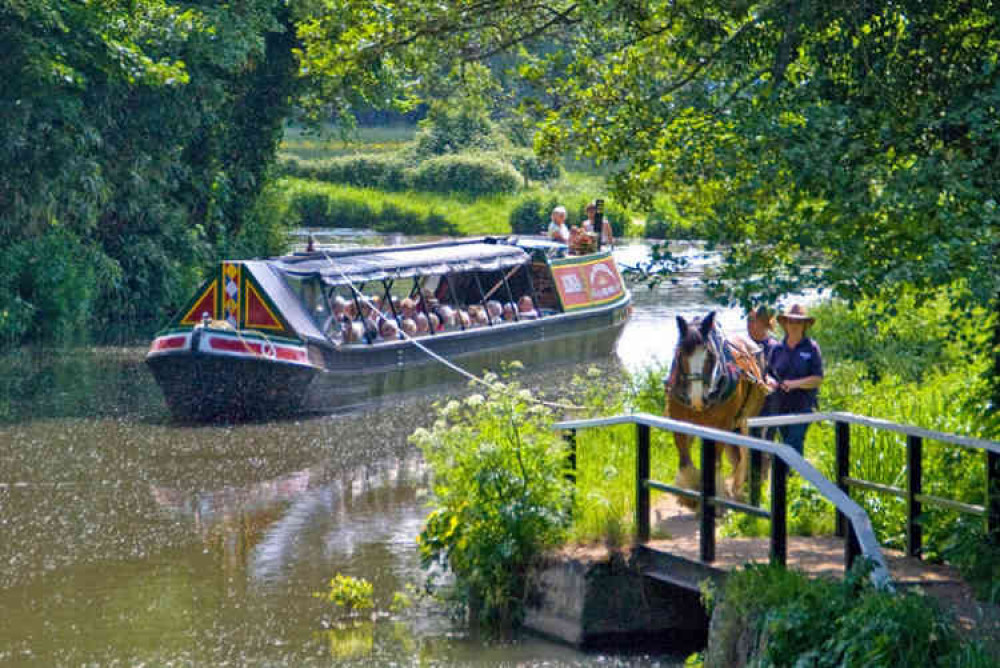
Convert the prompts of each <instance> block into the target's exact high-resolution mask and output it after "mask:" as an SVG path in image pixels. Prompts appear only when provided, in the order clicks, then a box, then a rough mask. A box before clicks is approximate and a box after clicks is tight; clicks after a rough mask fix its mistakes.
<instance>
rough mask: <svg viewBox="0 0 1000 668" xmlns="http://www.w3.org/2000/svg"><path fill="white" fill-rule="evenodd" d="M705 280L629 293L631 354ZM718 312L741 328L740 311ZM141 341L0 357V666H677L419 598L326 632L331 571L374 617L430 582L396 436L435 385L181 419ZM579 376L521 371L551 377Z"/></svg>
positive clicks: (555, 381)
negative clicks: (335, 403) (505, 630)
mask: <svg viewBox="0 0 1000 668" xmlns="http://www.w3.org/2000/svg"><path fill="white" fill-rule="evenodd" d="M620 252H623V253H630V252H632V253H638V252H641V249H640V250H632V249H630V247H626V248H623V249H621V251H620ZM696 279H697V276H696V274H694V273H692V274H691V275H690V276H680V277H679V282H678V283H677V284H676V285H665V286H661V287H659V288H657V289H656V290H652V291H650V290H647V289H644V288H639V289H637V290H636V292H635V298H636V310H635V314H634V317H633V320H632V321H631V322H630V323H629V325H628V326H627V328H626V330H625V332H624V334H623V337H622V340H621V343H620V345H619V349H618V358H620V360H621V362H622V363H624V364H625V365H626V366H628V367H630V368H636V367H638V366H642V365H645V364H649V363H651V362H653V361H656V360H662V359H665V358H666V356H667V355H668V354H669V352H670V350H671V349H672V345H673V344H672V338H671V337H673V336H675V334H674V331H675V326H674V324H673V315H674V314H676V313H678V312H681V313H684V314H686V315H687V314H691V313H694V312H699V311H702V310H704V297H703V295H701V294H700V293H699V291H698V288H697V283H696ZM723 322H724V323H726V324H730V325H732V326H736V327H739V326H740V324H739V315H738V314H736V313H735V312H729V311H723ZM734 323H735V324H734ZM143 353H144V351H143V350H141V349H130V350H111V349H107V350H104V349H102V350H82V351H68V352H66V351H31V350H29V351H22V352H18V353H15V354H12V355H8V356H5V357H4V358H3V359H2V360H0V364H2V365H3V369H4V373H2V374H0V619H2V620H3V623H2V624H0V664H4V663H12V664H21V663H28V664H30V663H35V664H37V665H56V664H59V665H61V664H81V663H99V664H106V663H118V664H123V665H132V664H140V663H146V664H168V663H171V664H177V663H180V664H212V665H215V664H222V663H226V662H228V663H232V664H238V665H244V664H263V663H267V664H279V665H280V664H284V665H309V664H320V665H330V664H331V663H333V664H337V665H386V664H390V663H397V664H402V665H413V664H416V663H420V664H421V665H423V664H427V665H454V664H461V665H484V666H486V665H504V664H507V665H515V664H516V665H542V664H544V665H592V664H600V665H615V664H622V665H648V664H652V663H656V662H657V661H659V662H660V663H663V662H666V663H668V664H669V663H670V662H671V661H672V659H670V658H669V657H666V658H664V657H661V658H659V659H650V658H646V657H641V656H640V657H608V656H593V655H586V654H581V653H578V652H575V651H573V650H571V649H569V648H566V647H562V646H559V645H554V644H551V643H546V642H544V641H541V640H538V639H535V638H518V639H515V640H513V641H511V642H508V643H504V644H499V645H495V644H490V643H484V641H483V640H482V639H480V638H477V637H474V636H471V635H469V634H468V632H467V631H466V630H465V629H464V628H463V627H462V626H461V625H460V624H456V622H455V621H454V620H453V619H451V618H450V617H449V615H448V614H447V611H446V610H445V609H443V608H441V607H439V606H435V605H430V604H426V603H425V604H421V605H419V606H417V607H416V608H414V609H412V610H410V611H407V612H405V613H400V614H395V615H392V616H390V617H380V618H378V619H377V620H376V621H374V622H371V623H367V624H361V625H359V626H356V627H354V626H352V627H351V628H350V629H343V630H339V631H338V629H324V628H323V627H322V620H323V619H324V618H325V616H326V615H327V613H328V612H329V611H328V608H327V607H326V605H328V604H326V603H325V602H324V601H322V600H319V599H316V598H314V597H313V596H312V593H313V592H315V591H318V590H321V589H323V588H324V587H325V584H326V583H327V582H328V581H329V579H330V577H332V575H334V574H335V573H338V572H339V573H344V574H346V575H352V576H355V577H363V578H366V579H368V580H370V581H372V583H373V584H374V587H375V596H376V604H377V606H378V609H379V610H387V609H388V607H389V604H390V602H391V599H392V596H393V594H394V593H395V592H397V591H401V590H403V589H404V588H406V586H407V585H408V584H414V583H419V582H421V581H422V573H421V570H420V566H419V563H418V557H417V552H416V544H415V537H416V535H417V533H418V531H419V528H420V526H421V523H422V521H423V518H424V516H425V514H426V508H425V506H424V502H423V499H424V494H425V488H426V472H425V471H424V469H423V467H422V464H421V462H420V459H419V456H418V455H417V453H416V452H415V451H414V449H413V447H412V446H411V445H409V444H408V443H407V440H406V439H407V436H408V435H409V434H410V433H411V432H412V430H413V429H414V428H416V427H418V426H426V423H427V421H428V419H429V417H428V416H429V415H430V414H431V411H430V402H431V401H432V398H430V397H417V398H407V399H406V400H405V401H395V402H393V403H392V404H391V405H388V406H385V407H383V408H382V409H381V410H378V411H369V412H365V413H355V414H351V415H343V416H319V417H310V418H304V419H300V420H288V421H281V422H262V423H257V424H241V425H231V426H223V425H211V426H198V427H194V426H184V425H176V424H174V423H172V422H170V421H169V419H168V418H167V413H166V409H165V408H164V406H163V401H162V396H161V395H160V393H159V390H158V388H157V386H156V384H155V383H154V382H153V381H152V379H151V377H150V376H149V374H148V373H147V372H146V370H145V368H144V366H143V364H142V358H143ZM597 362H601V363H603V364H604V365H606V366H607V367H609V368H614V367H616V366H617V365H618V361H617V360H603V361H597ZM573 372H574V369H572V368H569V369H556V370H551V371H546V372H545V373H543V374H539V375H536V376H533V377H529V379H528V380H527V382H528V383H529V384H533V385H542V386H548V387H559V386H561V385H562V384H565V382H566V381H567V378H568V376H569V375H571V374H572V373H573ZM459 389H461V388H459Z"/></svg>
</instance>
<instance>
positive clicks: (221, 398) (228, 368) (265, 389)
mask: <svg viewBox="0 0 1000 668" xmlns="http://www.w3.org/2000/svg"><path fill="white" fill-rule="evenodd" d="M179 340H184V341H185V342H184V343H183V344H177V343H173V344H172V345H175V346H176V347H174V348H170V349H160V350H157V349H156V345H155V344H156V343H158V342H162V341H168V342H169V341H174V342H176V341H179ZM223 342H225V343H229V342H235V344H236V345H227V346H225V347H223V345H222V344H223ZM278 347H279V346H278V345H273V344H272V345H271V346H270V347H268V345H267V344H266V343H265V344H262V345H259V344H257V343H256V342H255V341H253V340H249V341H248V340H246V339H245V338H244V337H240V336H235V335H232V334H229V333H207V332H202V331H199V330H195V331H194V332H191V333H189V334H173V335H168V336H164V337H160V338H159V339H157V341H156V342H154V350H153V351H151V352H150V354H149V355H148V356H147V357H146V363H147V364H148V365H149V368H150V370H151V371H152V372H153V376H154V377H155V378H156V382H157V384H158V385H159V386H160V389H161V390H162V391H163V396H164V398H165V399H166V402H167V406H168V407H169V408H170V412H171V414H172V415H173V416H174V418H175V419H178V420H181V421H185V422H186V421H196V422H204V421H212V420H254V419H266V418H269V417H276V416H282V415H290V414H293V413H296V412H298V411H299V410H301V407H302V404H303V401H304V399H305V396H306V392H307V390H308V388H309V386H310V384H311V383H312V381H313V379H314V378H315V377H316V375H318V374H319V373H321V371H322V370H321V369H320V368H317V367H316V366H313V365H311V364H307V363H302V362H291V361H288V360H284V359H278V358H277V355H276V354H275V350H274V349H275V348H278ZM283 347H285V348H287V349H289V350H291V349H292V348H293V346H283ZM218 348H222V350H219V349H218ZM254 348H258V349H257V350H255V349H254ZM303 355H304V348H303Z"/></svg>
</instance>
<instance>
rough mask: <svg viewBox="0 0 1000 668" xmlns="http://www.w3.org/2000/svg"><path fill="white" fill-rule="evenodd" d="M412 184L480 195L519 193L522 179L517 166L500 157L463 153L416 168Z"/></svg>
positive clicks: (416, 186) (437, 189)
mask: <svg viewBox="0 0 1000 668" xmlns="http://www.w3.org/2000/svg"><path fill="white" fill-rule="evenodd" d="M410 183H411V184H412V186H413V188H414V189H416V190H424V191H428V192H439V193H462V194H465V195H470V196H473V197H479V196H482V195H492V194H498V193H512V192H516V191H517V190H518V189H519V188H520V187H521V184H522V178H521V175H520V174H519V173H518V172H517V170H516V169H514V168H513V167H512V166H511V165H509V164H506V163H504V162H502V161H501V160H500V159H498V158H496V157H489V156H484V155H475V154H461V155H445V156H440V157H436V158H431V159H429V160H426V161H424V162H423V163H421V164H420V166H418V167H417V168H416V169H414V170H413V171H412V173H411V177H410Z"/></svg>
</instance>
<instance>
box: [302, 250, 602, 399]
mask: <svg viewBox="0 0 1000 668" xmlns="http://www.w3.org/2000/svg"><path fill="white" fill-rule="evenodd" d="M321 252H322V253H323V257H324V258H326V261H327V262H329V263H330V266H331V267H332V268H333V270H334V271H335V272H337V274H339V276H340V278H341V280H343V281H344V282H345V283H346V284H347V285H348V286H350V288H351V290H352V291H353V292H354V294H355V296H356V297H357V298H358V299H359V300H360V301H361V302H363V303H364V304H365V305H366V306H368V308H370V309H372V310H373V311H375V312H376V313H379V312H380V311H379V309H378V307H377V306H376V305H375V304H374V303H373V302H372V301H371V299H369V298H368V297H367V296H366V295H365V294H364V293H362V292H361V291H360V290H358V288H357V287H355V285H354V282H353V281H351V279H349V278H348V277H347V275H346V274H344V272H342V271H341V270H340V268H339V267H337V265H336V264H334V262H333V260H331V259H330V256H329V255H327V254H326V251H321ZM397 331H398V334H399V335H400V336H402V337H403V340H404V341H407V342H409V343H412V344H413V345H414V346H415V347H416V348H417V349H418V350H420V351H422V352H423V353H424V354H426V355H427V356H428V357H430V358H431V359H433V360H436V361H438V362H440V363H441V364H443V365H444V366H446V367H448V368H449V369H451V370H452V371H454V372H455V373H457V374H459V375H461V376H464V377H466V378H468V379H469V380H470V381H472V382H475V383H479V384H480V385H483V386H485V387H487V388H489V389H491V390H495V389H497V385H500V387H502V386H503V385H502V384H495V383H490V382H489V381H487V380H486V379H485V378H480V377H479V376H477V375H475V374H474V373H472V372H470V371H467V370H465V369H463V368H462V367H460V366H458V365H457V364H455V363H454V362H452V361H451V360H449V359H447V358H445V357H443V356H442V355H439V354H438V353H436V352H434V351H433V350H431V349H430V348H428V347H427V346H425V345H424V344H422V343H421V342H420V341H418V340H417V339H415V338H413V337H412V336H410V335H409V334H407V333H406V332H404V331H403V329H402V328H399V329H398V330H397ZM528 401H530V402H532V403H536V404H540V405H542V406H548V407H549V408H561V409H564V410H572V411H582V410H584V407H583V406H576V405H574V404H563V403H558V402H554V401H543V400H541V399H535V398H533V397H532V398H529V399H528Z"/></svg>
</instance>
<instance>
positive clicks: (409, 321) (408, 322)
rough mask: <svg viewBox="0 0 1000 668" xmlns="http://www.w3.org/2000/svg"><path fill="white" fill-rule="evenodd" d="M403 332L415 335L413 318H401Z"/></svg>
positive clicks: (415, 324)
mask: <svg viewBox="0 0 1000 668" xmlns="http://www.w3.org/2000/svg"><path fill="white" fill-rule="evenodd" d="M403 333H404V334H406V335H407V336H416V335H417V323H416V322H415V321H414V320H413V318H403Z"/></svg>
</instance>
